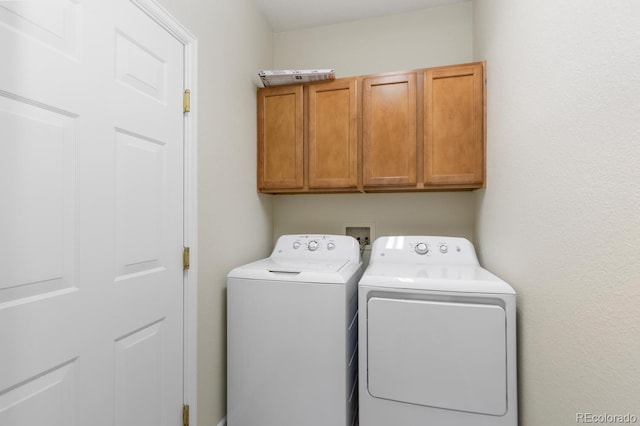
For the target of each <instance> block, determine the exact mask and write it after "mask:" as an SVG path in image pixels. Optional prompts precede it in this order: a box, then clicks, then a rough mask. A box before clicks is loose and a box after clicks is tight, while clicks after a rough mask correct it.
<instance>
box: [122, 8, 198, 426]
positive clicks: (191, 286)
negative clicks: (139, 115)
mask: <svg viewBox="0 0 640 426" xmlns="http://www.w3.org/2000/svg"><path fill="white" fill-rule="evenodd" d="M131 2H132V3H133V4H135V5H136V6H137V7H139V8H140V9H141V10H142V11H143V12H145V13H146V14H147V15H148V16H149V17H150V18H151V19H153V20H154V21H156V22H157V23H158V24H159V25H160V26H161V27H163V28H164V29H165V30H166V31H168V32H169V33H170V34H171V35H173V36H174V37H175V38H176V39H177V40H178V41H180V42H181V43H182V44H183V46H184V88H185V89H189V90H190V91H191V111H190V112H188V113H186V114H185V115H184V149H185V151H184V245H185V246H186V247H189V248H190V251H191V256H190V267H189V270H187V271H185V273H184V391H183V392H184V403H185V404H188V405H189V408H190V409H189V423H190V426H197V425H198V419H197V413H198V410H197V402H198V386H197V385H198V381H197V378H198V370H197V367H198V358H197V354H198V353H197V352H198V351H197V349H198V250H197V247H198V167H197V166H198V161H197V159H198V157H197V154H198V143H197V142H198V132H197V129H198V125H197V123H198V121H197V111H198V108H197V104H198V102H197V101H198V90H197V74H198V73H197V69H198V68H197V65H198V61H197V59H198V40H197V39H196V37H195V36H194V35H193V34H192V33H191V32H190V31H189V30H188V29H186V28H185V27H184V26H183V25H182V24H181V23H180V22H178V21H177V20H176V19H175V18H174V17H173V16H171V14H169V12H168V11H167V10H166V9H165V8H163V7H162V6H161V5H159V4H158V3H157V2H156V1H155V0H131Z"/></svg>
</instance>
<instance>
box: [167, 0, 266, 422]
mask: <svg viewBox="0 0 640 426" xmlns="http://www.w3.org/2000/svg"><path fill="white" fill-rule="evenodd" d="M160 3H161V4H163V5H164V6H165V7H166V8H167V9H168V10H169V11H170V12H171V13H172V14H173V15H174V16H175V17H176V18H177V19H178V20H179V21H180V22H181V23H182V24H183V25H184V26H185V27H187V28H188V29H189V30H190V31H191V32H192V33H193V34H194V35H195V36H196V37H197V38H198V45H199V51H198V61H199V64H198V65H199V66H198V98H199V105H198V119H199V126H198V149H199V155H198V168H199V176H198V180H199V182H198V185H199V194H198V202H199V209H198V214H199V236H198V237H199V251H198V254H197V255H198V262H199V268H200V270H199V276H198V278H199V294H198V303H199V306H198V327H199V330H198V336H199V337H198V345H199V348H198V424H199V425H200V426H215V425H217V424H218V422H219V421H220V420H221V419H222V418H223V417H224V415H225V413H226V344H225V342H226V334H225V327H226V308H225V306H226V291H225V288H226V274H227V273H228V272H229V270H231V269H232V268H233V267H235V266H238V265H240V264H243V263H246V262H248V261H250V260H254V259H256V258H259V257H264V256H266V255H268V253H269V252H270V250H271V246H272V236H273V232H272V207H271V204H272V203H271V201H272V198H271V197H269V196H262V195H258V194H256V178H255V176H256V157H257V155H256V120H255V116H256V96H255V89H256V87H257V85H258V84H259V80H258V79H257V70H259V69H262V68H271V67H272V62H273V33H272V31H271V30H270V28H269V27H268V25H267V24H266V22H265V20H264V19H263V18H262V16H261V15H260V14H259V13H258V12H257V10H256V9H255V7H254V6H253V2H252V1H251V0H235V1H226V2H212V1H208V0H161V1H160Z"/></svg>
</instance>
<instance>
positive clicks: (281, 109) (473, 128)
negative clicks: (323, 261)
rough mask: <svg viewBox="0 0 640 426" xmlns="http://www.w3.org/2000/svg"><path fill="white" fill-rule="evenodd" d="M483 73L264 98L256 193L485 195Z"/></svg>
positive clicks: (263, 93)
mask: <svg viewBox="0 0 640 426" xmlns="http://www.w3.org/2000/svg"><path fill="white" fill-rule="evenodd" d="M484 71H485V64H484V62H476V63H471V64H463V65H452V66H445V67H437V68H426V69H421V70H415V71H410V72H402V73H389V74H382V75H370V76H360V77H354V78H344V79H338V80H335V81H332V82H318V83H310V84H304V85H292V86H278V87H269V88H261V89H258V190H259V191H261V192H270V193H298V192H303V193H310V192H355V191H363V192H376V191H387V192H388V191H426V190H444V189H476V188H483V187H484V186H485V133H486V130H485V122H486V113H485V105H486V100H485V97H486V96H485V73H484ZM359 93H361V96H360V95H359Z"/></svg>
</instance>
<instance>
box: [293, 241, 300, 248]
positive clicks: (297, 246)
mask: <svg viewBox="0 0 640 426" xmlns="http://www.w3.org/2000/svg"><path fill="white" fill-rule="evenodd" d="M299 248H300V241H295V242H294V243H293V249H294V250H298V249H299Z"/></svg>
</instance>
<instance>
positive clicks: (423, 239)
mask: <svg viewBox="0 0 640 426" xmlns="http://www.w3.org/2000/svg"><path fill="white" fill-rule="evenodd" d="M371 262H388V263H398V262H400V263H402V262H410V263H426V264H461V265H468V264H478V258H477V256H476V251H475V249H474V247H473V244H471V242H470V241H469V240H467V239H466V238H459V237H438V236H420V235H412V236H396V237H380V238H378V239H376V241H375V242H374V244H373V247H372V249H371Z"/></svg>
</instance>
